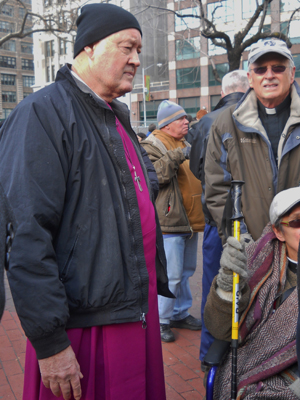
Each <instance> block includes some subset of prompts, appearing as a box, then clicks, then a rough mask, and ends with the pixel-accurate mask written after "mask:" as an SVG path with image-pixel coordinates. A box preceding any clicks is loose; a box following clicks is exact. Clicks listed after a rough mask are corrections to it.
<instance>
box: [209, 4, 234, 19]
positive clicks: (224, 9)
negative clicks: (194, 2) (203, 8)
mask: <svg viewBox="0 0 300 400" xmlns="http://www.w3.org/2000/svg"><path fill="white" fill-rule="evenodd" d="M207 18H208V20H209V21H213V22H214V23H218V24H219V23H224V22H232V21H233V20H234V3H233V0H223V1H217V2H216V3H209V4H207Z"/></svg>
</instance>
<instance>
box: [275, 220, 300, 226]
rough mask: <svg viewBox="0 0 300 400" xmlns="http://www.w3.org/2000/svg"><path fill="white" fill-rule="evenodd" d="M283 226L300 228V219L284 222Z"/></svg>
mask: <svg viewBox="0 0 300 400" xmlns="http://www.w3.org/2000/svg"><path fill="white" fill-rule="evenodd" d="M280 223H281V225H285V226H289V227H290V228H300V219H293V221H282V222H280Z"/></svg>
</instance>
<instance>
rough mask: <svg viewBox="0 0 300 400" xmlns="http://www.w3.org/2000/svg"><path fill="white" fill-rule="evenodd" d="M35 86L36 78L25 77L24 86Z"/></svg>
mask: <svg viewBox="0 0 300 400" xmlns="http://www.w3.org/2000/svg"><path fill="white" fill-rule="evenodd" d="M33 85H34V76H23V86H24V87H31V86H33Z"/></svg>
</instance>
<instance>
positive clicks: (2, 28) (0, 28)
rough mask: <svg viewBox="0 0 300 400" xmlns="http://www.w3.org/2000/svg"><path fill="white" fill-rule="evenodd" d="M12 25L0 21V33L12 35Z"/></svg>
mask: <svg viewBox="0 0 300 400" xmlns="http://www.w3.org/2000/svg"><path fill="white" fill-rule="evenodd" d="M14 26H15V25H14V24H13V23H11V22H6V21H0V32H5V33H12V32H13V31H14Z"/></svg>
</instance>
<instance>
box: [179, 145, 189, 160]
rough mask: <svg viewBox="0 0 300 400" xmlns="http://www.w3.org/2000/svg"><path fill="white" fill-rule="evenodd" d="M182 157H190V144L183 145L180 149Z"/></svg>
mask: <svg viewBox="0 0 300 400" xmlns="http://www.w3.org/2000/svg"><path fill="white" fill-rule="evenodd" d="M181 150H182V152H183V155H184V157H185V158H186V159H187V160H188V159H189V158H190V152H191V146H187V147H184V148H183V149H181Z"/></svg>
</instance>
